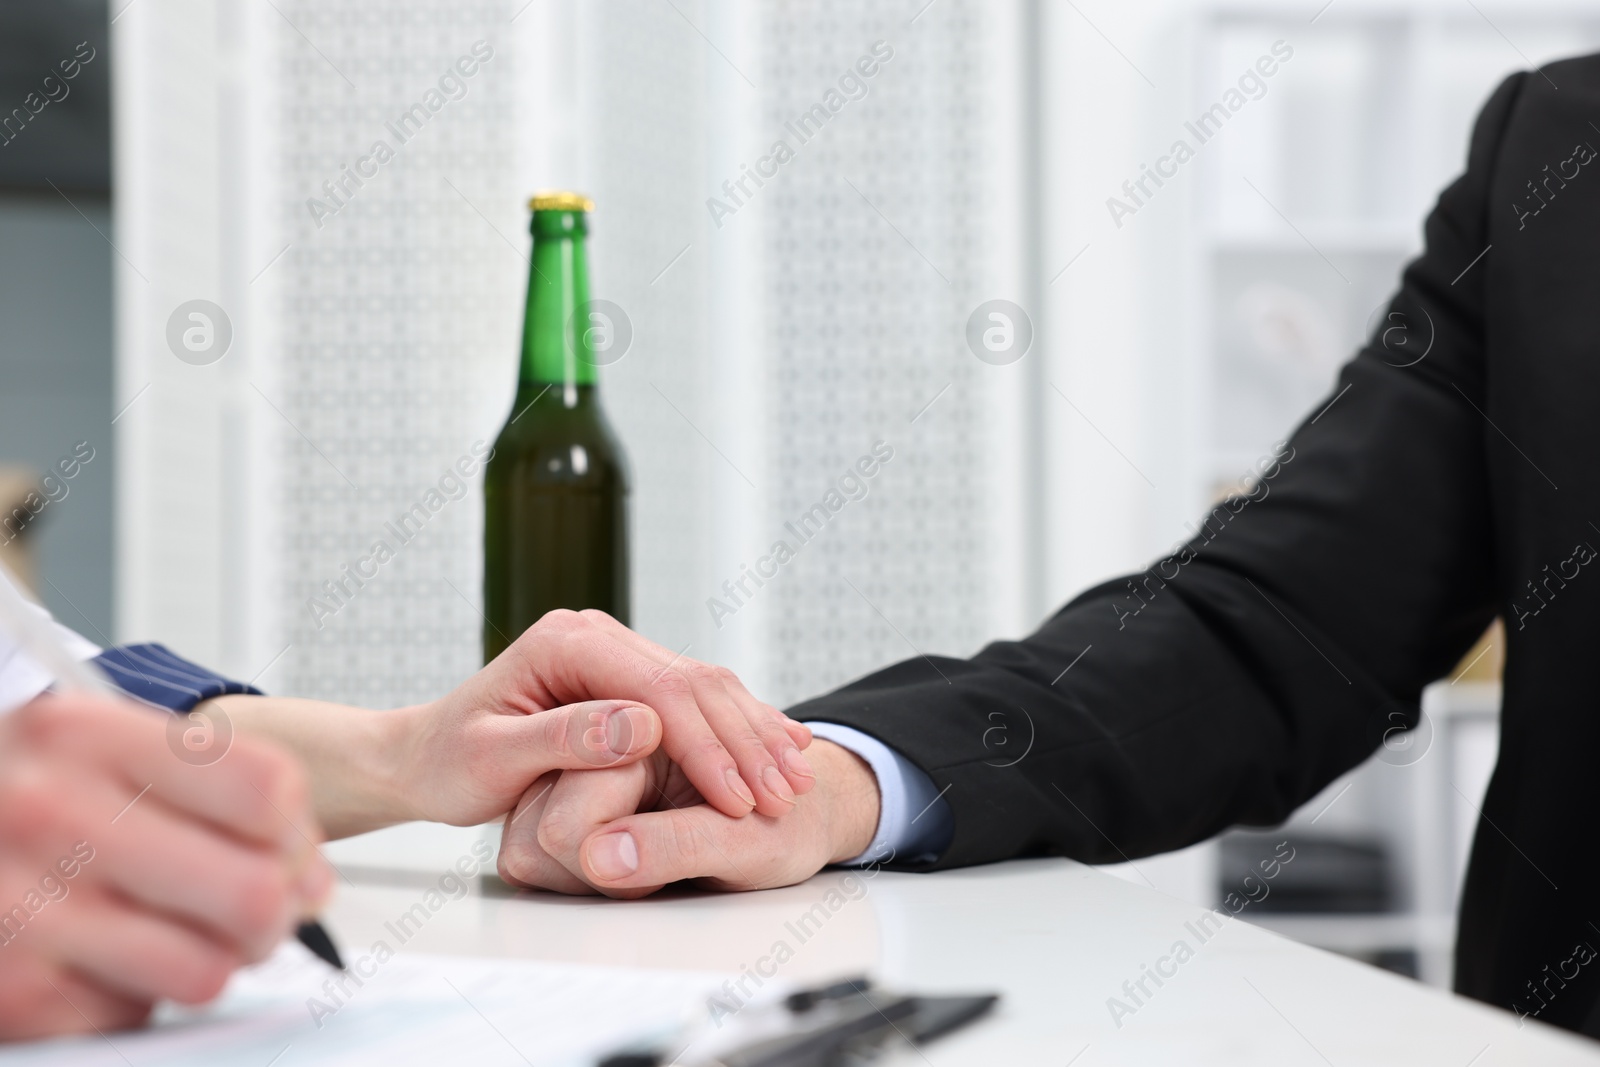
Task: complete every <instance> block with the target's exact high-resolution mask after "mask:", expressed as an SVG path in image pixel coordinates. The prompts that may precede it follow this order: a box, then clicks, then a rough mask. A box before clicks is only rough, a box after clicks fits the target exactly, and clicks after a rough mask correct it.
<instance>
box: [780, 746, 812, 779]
mask: <svg viewBox="0 0 1600 1067" xmlns="http://www.w3.org/2000/svg"><path fill="white" fill-rule="evenodd" d="M783 766H784V768H785V769H787V770H788V772H789V773H790V774H798V775H799V776H800V777H802V778H815V777H816V776H817V772H816V771H813V770H812V769H811V764H810V763H809V762H808V761H807V760H806V758H805V757H804V756H802V755H801V754H800V750H799V749H798V748H788V749H785V750H784V753H783Z"/></svg>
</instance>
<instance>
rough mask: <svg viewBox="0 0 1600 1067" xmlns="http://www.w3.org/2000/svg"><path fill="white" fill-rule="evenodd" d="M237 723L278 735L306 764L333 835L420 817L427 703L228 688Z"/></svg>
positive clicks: (230, 712) (230, 713)
mask: <svg viewBox="0 0 1600 1067" xmlns="http://www.w3.org/2000/svg"><path fill="white" fill-rule="evenodd" d="M207 705H213V706H216V707H219V708H220V709H221V710H222V712H223V714H224V715H225V716H226V717H227V718H228V719H229V720H231V723H232V727H233V729H235V730H238V731H240V732H242V733H248V734H254V735H256V736H258V737H265V738H267V739H269V740H272V741H276V742H278V743H279V744H281V745H283V746H284V747H285V748H287V749H289V750H290V751H291V752H293V753H294V754H295V755H296V756H298V757H299V758H300V760H301V761H302V762H303V763H304V764H305V767H306V771H307V773H308V776H309V778H310V780H311V798H312V804H313V807H314V809H315V811H316V814H317V821H318V822H320V823H321V824H322V829H323V831H324V832H325V833H326V834H327V835H328V837H329V838H330V839H335V838H340V837H349V836H351V835H352V834H360V833H366V832H367V831H369V830H379V829H382V828H383V827H385V826H393V825H395V824H396V823H402V822H410V821H412V820H414V819H416V818H418V817H419V816H418V814H417V812H416V810H415V797H416V795H417V793H416V791H415V790H414V789H413V788H411V786H412V782H411V777H412V771H411V767H412V765H413V764H412V761H411V759H410V753H411V752H412V751H413V750H414V749H415V748H416V745H415V744H414V742H413V738H414V736H415V734H416V732H417V730H418V728H419V724H420V723H421V721H422V715H421V712H422V711H423V710H424V709H422V708H397V709H395V710H394V711H373V710H371V709H369V708H352V707H344V706H341V705H337V704H325V703H322V702H320V701H311V700H295V699H291V698H282V697H259V696H226V697H219V698H216V699H215V700H211V701H207V702H206V703H205V704H202V705H201V707H202V708H204V707H206V706H207Z"/></svg>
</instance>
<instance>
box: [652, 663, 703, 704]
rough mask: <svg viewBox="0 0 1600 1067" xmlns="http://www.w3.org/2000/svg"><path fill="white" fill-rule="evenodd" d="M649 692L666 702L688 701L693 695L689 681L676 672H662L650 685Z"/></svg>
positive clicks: (692, 688)
mask: <svg viewBox="0 0 1600 1067" xmlns="http://www.w3.org/2000/svg"><path fill="white" fill-rule="evenodd" d="M650 688H651V690H652V691H653V692H654V693H655V694H656V695H657V696H659V697H662V698H665V699H666V700H688V699H690V698H691V697H692V696H693V695H694V687H693V686H692V685H691V684H690V683H689V679H688V678H686V677H684V675H683V674H682V673H680V672H679V671H676V670H671V671H662V672H660V673H659V674H658V675H656V679H655V681H653V682H651V683H650Z"/></svg>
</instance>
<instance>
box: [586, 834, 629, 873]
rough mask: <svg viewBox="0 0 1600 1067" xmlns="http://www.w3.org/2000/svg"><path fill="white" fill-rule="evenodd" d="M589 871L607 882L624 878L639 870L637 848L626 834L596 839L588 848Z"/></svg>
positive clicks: (609, 835) (607, 835)
mask: <svg viewBox="0 0 1600 1067" xmlns="http://www.w3.org/2000/svg"><path fill="white" fill-rule="evenodd" d="M589 869H590V870H592V871H594V873H595V874H596V875H597V876H599V877H600V878H603V879H605V880H606V881H608V882H613V881H616V880H617V879H619V878H626V877H628V875H630V874H632V873H633V872H634V871H637V870H638V869H639V846H638V845H636V844H634V843H633V835H632V834H628V833H621V834H606V835H605V836H603V837H597V838H595V840H594V843H593V844H592V845H590V846H589Z"/></svg>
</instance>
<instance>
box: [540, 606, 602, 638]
mask: <svg viewBox="0 0 1600 1067" xmlns="http://www.w3.org/2000/svg"><path fill="white" fill-rule="evenodd" d="M588 625H589V623H588V620H586V619H585V618H584V617H583V616H582V615H581V614H580V613H578V612H576V611H573V610H572V609H570V608H556V609H555V610H554V611H547V612H545V613H544V614H543V615H541V616H540V617H539V621H538V622H536V623H534V624H533V626H531V627H529V629H532V630H539V631H542V632H545V633H551V634H571V633H576V632H578V631H579V630H583V629H585V628H587V627H588Z"/></svg>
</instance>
